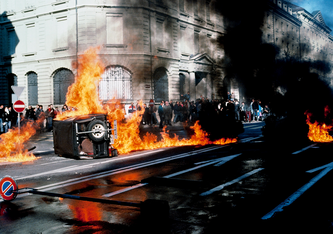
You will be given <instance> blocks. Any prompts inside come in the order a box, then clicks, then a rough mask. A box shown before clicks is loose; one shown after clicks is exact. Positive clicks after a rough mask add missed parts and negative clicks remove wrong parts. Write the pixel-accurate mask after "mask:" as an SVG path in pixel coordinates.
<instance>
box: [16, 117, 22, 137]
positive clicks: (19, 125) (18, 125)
mask: <svg viewBox="0 0 333 234" xmlns="http://www.w3.org/2000/svg"><path fill="white" fill-rule="evenodd" d="M17 119H18V123H17V127H18V134H19V135H20V127H21V123H20V122H21V120H20V113H17Z"/></svg>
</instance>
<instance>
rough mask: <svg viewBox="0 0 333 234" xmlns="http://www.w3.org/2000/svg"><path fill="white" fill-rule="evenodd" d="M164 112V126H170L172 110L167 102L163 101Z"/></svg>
mask: <svg viewBox="0 0 333 234" xmlns="http://www.w3.org/2000/svg"><path fill="white" fill-rule="evenodd" d="M163 112H164V119H165V125H170V126H171V116H172V109H171V106H170V105H169V102H168V101H165V106H164V107H163Z"/></svg>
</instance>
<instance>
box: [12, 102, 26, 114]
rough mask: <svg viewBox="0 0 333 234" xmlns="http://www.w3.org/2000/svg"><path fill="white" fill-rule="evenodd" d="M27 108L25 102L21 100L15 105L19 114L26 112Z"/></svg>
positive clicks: (14, 107)
mask: <svg viewBox="0 0 333 234" xmlns="http://www.w3.org/2000/svg"><path fill="white" fill-rule="evenodd" d="M24 108H25V104H24V102H23V101H21V100H17V101H16V102H15V103H14V105H13V109H14V110H15V111H16V112H17V113H21V112H23V111H24Z"/></svg>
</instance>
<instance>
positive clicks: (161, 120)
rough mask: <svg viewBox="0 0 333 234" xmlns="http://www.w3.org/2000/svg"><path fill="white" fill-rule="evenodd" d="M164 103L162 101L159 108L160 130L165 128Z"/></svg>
mask: <svg viewBox="0 0 333 234" xmlns="http://www.w3.org/2000/svg"><path fill="white" fill-rule="evenodd" d="M163 104H164V102H163V101H162V102H161V104H160V106H159V107H158V115H159V116H160V128H163V123H164V109H163Z"/></svg>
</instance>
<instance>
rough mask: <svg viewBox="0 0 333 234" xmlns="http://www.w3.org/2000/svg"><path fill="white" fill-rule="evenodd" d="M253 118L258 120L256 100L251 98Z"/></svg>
mask: <svg viewBox="0 0 333 234" xmlns="http://www.w3.org/2000/svg"><path fill="white" fill-rule="evenodd" d="M252 109H253V120H255V121H259V104H258V102H257V101H256V100H254V99H252Z"/></svg>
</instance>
